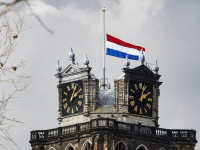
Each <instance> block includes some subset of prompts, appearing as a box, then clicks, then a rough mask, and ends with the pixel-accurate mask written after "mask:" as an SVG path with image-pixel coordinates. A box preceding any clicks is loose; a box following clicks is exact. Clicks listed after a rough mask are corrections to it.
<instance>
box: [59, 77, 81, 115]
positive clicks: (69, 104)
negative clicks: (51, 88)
mask: <svg viewBox="0 0 200 150" xmlns="http://www.w3.org/2000/svg"><path fill="white" fill-rule="evenodd" d="M82 112H83V82H82V80H78V81H74V82H69V83H65V84H62V116H63V117H64V116H69V115H74V114H78V113H82Z"/></svg>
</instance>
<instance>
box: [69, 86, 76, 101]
mask: <svg viewBox="0 0 200 150" xmlns="http://www.w3.org/2000/svg"><path fill="white" fill-rule="evenodd" d="M76 88H77V84H76V85H75V87H74V90H73V93H72V96H71V98H70V102H71V101H72V100H73V98H74V91H75V90H76Z"/></svg>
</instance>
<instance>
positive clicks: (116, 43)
mask: <svg viewBox="0 0 200 150" xmlns="http://www.w3.org/2000/svg"><path fill="white" fill-rule="evenodd" d="M142 49H143V53H144V54H145V48H143V47H141V46H135V45H132V44H129V43H126V42H124V41H122V40H120V39H118V38H116V37H113V36H111V35H109V34H107V52H106V55H111V56H115V57H119V58H126V55H128V58H129V59H133V60H139V55H140V51H141V50H142Z"/></svg>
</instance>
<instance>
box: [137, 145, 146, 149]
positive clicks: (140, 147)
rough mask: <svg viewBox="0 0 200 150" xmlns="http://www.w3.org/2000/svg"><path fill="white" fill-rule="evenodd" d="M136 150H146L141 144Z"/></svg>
mask: <svg viewBox="0 0 200 150" xmlns="http://www.w3.org/2000/svg"><path fill="white" fill-rule="evenodd" d="M136 150H148V149H147V147H146V146H144V145H143V144H141V145H139V146H138V147H137V148H136Z"/></svg>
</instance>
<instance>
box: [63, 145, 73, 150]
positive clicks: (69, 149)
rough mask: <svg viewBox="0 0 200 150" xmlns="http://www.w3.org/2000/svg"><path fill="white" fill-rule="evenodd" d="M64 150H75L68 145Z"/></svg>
mask: <svg viewBox="0 0 200 150" xmlns="http://www.w3.org/2000/svg"><path fill="white" fill-rule="evenodd" d="M65 150H75V147H74V146H73V145H72V144H71V143H69V144H68V145H67V146H66V147H65Z"/></svg>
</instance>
